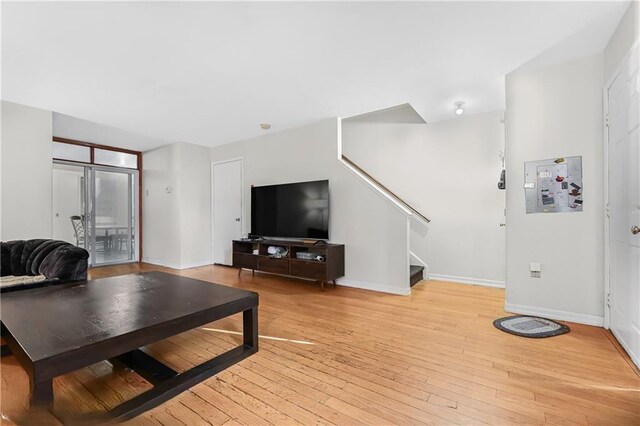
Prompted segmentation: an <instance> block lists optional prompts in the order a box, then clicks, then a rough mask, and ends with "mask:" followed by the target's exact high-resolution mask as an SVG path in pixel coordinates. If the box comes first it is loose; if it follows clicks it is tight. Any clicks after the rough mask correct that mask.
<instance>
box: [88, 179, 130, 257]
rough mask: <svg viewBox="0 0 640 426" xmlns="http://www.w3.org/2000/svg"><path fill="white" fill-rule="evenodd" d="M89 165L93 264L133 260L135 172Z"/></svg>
mask: <svg viewBox="0 0 640 426" xmlns="http://www.w3.org/2000/svg"><path fill="white" fill-rule="evenodd" d="M92 169H93V176H92V185H91V186H92V188H93V197H92V201H93V208H92V215H91V216H92V226H91V230H92V231H93V232H92V235H91V241H92V246H93V249H94V250H93V255H94V261H93V265H105V264H111V263H122V262H128V261H134V260H136V259H137V255H136V253H137V250H136V238H135V235H136V225H137V224H136V220H135V210H136V208H135V205H136V204H137V203H136V197H135V195H136V193H137V192H136V191H135V187H136V185H135V182H137V176H136V173H137V172H135V173H132V172H128V171H127V172H123V171H110V170H106V169H98V168H95V167H92Z"/></svg>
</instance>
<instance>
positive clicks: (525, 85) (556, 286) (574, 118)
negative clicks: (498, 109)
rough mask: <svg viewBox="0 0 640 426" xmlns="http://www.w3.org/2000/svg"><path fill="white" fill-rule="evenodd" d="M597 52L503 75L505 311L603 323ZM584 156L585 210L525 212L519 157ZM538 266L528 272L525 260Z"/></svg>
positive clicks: (599, 67)
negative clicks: (533, 273)
mask: <svg viewBox="0 0 640 426" xmlns="http://www.w3.org/2000/svg"><path fill="white" fill-rule="evenodd" d="M602 72H603V71H602V55H600V54H597V55H592V56H588V57H584V58H580V59H574V60H571V61H567V62H561V63H554V64H545V65H542V66H539V65H536V64H529V65H525V66H523V67H521V68H519V69H517V70H515V71H514V72H512V73H510V74H508V75H507V78H506V95H507V98H506V101H507V112H506V138H507V139H506V140H507V286H506V299H507V300H506V309H507V310H509V311H511V312H518V313H530V314H538V315H542V316H546V317H550V318H558V319H565V320H570V321H576V322H583V323H588V324H594V325H601V324H602V319H603V303H604V302H603V292H604V284H603V280H604V272H603V244H604V241H603V120H602ZM575 155H581V156H582V167H583V194H584V210H583V211H582V212H576V213H550V214H526V213H525V194H524V189H523V184H524V162H525V161H529V160H542V159H548V158H557V157H565V156H575ZM530 262H539V263H541V264H542V277H541V278H531V277H530V273H529V263H530Z"/></svg>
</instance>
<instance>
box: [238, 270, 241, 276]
mask: <svg viewBox="0 0 640 426" xmlns="http://www.w3.org/2000/svg"><path fill="white" fill-rule="evenodd" d="M240 272H242V268H238V277H240Z"/></svg>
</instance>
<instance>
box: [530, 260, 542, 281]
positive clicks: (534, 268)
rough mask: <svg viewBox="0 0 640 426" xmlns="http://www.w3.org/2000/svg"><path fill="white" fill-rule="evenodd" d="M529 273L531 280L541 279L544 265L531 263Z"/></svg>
mask: <svg viewBox="0 0 640 426" xmlns="http://www.w3.org/2000/svg"><path fill="white" fill-rule="evenodd" d="M529 272H531V278H540V275H541V273H542V265H541V264H540V263H530V264H529Z"/></svg>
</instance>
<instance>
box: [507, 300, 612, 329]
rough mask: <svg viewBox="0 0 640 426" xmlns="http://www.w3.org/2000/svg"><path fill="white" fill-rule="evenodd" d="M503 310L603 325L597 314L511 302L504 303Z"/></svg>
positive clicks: (602, 319)
mask: <svg viewBox="0 0 640 426" xmlns="http://www.w3.org/2000/svg"><path fill="white" fill-rule="evenodd" d="M504 310H505V311H507V312H512V313H514V314H522V315H534V316H538V317H543V318H549V319H555V320H560V321H570V322H577V323H579V324H586V325H594V326H596V327H602V326H603V325H604V316H598V315H587V314H578V313H576V312H567V311H558V310H555V309H546V308H537V307H535V306H525V305H514V304H513V303H505V305H504Z"/></svg>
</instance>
